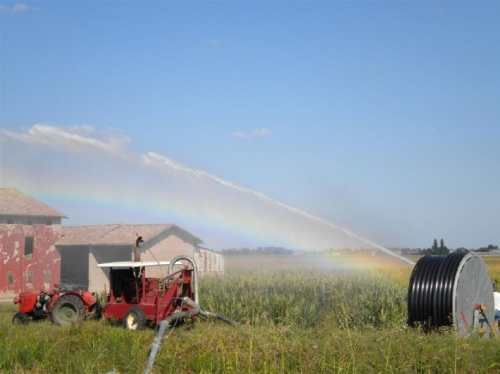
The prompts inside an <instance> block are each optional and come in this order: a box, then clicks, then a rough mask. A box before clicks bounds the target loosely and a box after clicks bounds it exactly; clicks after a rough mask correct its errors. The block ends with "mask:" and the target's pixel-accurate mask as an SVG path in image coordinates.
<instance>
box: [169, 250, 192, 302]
mask: <svg viewBox="0 0 500 374" xmlns="http://www.w3.org/2000/svg"><path fill="white" fill-rule="evenodd" d="M180 260H184V261H187V262H189V263H190V264H191V265H192V266H193V273H194V274H193V279H194V300H195V301H196V302H197V303H198V304H199V303H200V299H199V297H198V267H197V266H196V263H195V262H194V260H193V259H192V258H191V257H189V256H184V255H180V256H177V257H175V258H174V259H173V260H172V261H170V264H169V265H168V275H170V274H172V269H173V267H174V265H175V263H176V262H177V261H180ZM198 308H199V307H198Z"/></svg>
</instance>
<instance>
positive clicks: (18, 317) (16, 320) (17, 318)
mask: <svg viewBox="0 0 500 374" xmlns="http://www.w3.org/2000/svg"><path fill="white" fill-rule="evenodd" d="M12 324H13V325H27V324H28V316H27V315H26V314H24V313H21V312H18V313H16V314H14V317H13V318H12Z"/></svg>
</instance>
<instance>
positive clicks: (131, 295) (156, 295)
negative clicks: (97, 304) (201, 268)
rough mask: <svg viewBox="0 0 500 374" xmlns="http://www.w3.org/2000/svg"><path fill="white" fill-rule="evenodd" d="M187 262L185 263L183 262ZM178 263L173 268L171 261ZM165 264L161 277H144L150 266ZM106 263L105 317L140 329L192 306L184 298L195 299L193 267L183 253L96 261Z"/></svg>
mask: <svg viewBox="0 0 500 374" xmlns="http://www.w3.org/2000/svg"><path fill="white" fill-rule="evenodd" d="M186 262H187V263H188V264H185V263H186ZM174 264H176V265H181V268H180V270H178V271H175V272H173V271H172V267H173V265H174ZM159 265H160V266H161V265H163V266H165V265H168V266H169V268H168V274H166V276H165V277H163V278H160V277H148V276H147V275H146V269H147V268H148V269H149V268H150V267H151V266H159ZM97 266H98V267H101V268H104V267H109V283H110V290H109V293H108V294H107V302H106V303H105V305H104V311H103V314H104V316H105V317H106V318H109V319H115V320H123V321H124V323H125V327H126V328H127V329H130V330H139V329H142V328H143V327H144V326H145V325H146V324H147V323H151V324H153V325H160V323H161V322H162V321H163V320H165V319H166V318H167V317H169V316H170V315H172V314H177V313H179V315H181V314H182V315H184V314H186V313H181V312H190V311H191V310H192V307H191V306H190V305H189V304H188V303H186V301H185V298H189V299H190V300H193V301H195V302H198V281H197V277H198V274H197V270H196V265H195V263H194V261H193V260H192V259H191V258H190V257H187V256H177V257H176V258H175V259H173V260H172V261H171V262H169V261H156V262H155V261H124V262H109V263H103V264H99V265H97Z"/></svg>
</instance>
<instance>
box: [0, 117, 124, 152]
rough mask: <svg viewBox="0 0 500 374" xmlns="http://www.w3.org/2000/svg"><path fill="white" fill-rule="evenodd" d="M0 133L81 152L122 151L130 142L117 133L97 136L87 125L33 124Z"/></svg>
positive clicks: (20, 139) (19, 139) (24, 140)
mask: <svg viewBox="0 0 500 374" xmlns="http://www.w3.org/2000/svg"><path fill="white" fill-rule="evenodd" d="M1 134H3V135H6V136H8V137H10V138H12V139H16V140H18V141H21V142H24V143H29V144H40V145H44V146H46V147H49V148H55V149H67V148H70V149H75V150H79V151H81V152H94V151H95V150H96V149H98V150H101V151H104V152H108V153H113V154H121V153H124V152H123V151H124V150H123V147H124V145H125V144H127V143H129V142H130V138H129V137H126V136H123V135H119V134H114V135H106V136H104V135H101V136H99V134H96V133H95V130H94V128H93V127H92V126H88V125H83V126H71V127H68V128H62V127H55V126H50V125H46V124H35V125H33V126H32V127H31V128H29V129H28V130H25V131H22V132H14V131H9V130H4V131H1ZM99 137H100V138H99Z"/></svg>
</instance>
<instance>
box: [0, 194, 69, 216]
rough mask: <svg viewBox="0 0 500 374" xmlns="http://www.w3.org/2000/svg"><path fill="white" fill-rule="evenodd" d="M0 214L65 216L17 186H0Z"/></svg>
mask: <svg viewBox="0 0 500 374" xmlns="http://www.w3.org/2000/svg"><path fill="white" fill-rule="evenodd" d="M0 215H10V216H31V217H58V218H67V217H66V215H65V214H63V213H61V212H58V211H57V210H55V209H52V208H51V207H49V206H48V205H45V204H44V203H42V202H40V201H38V200H35V199H33V198H32V197H30V196H28V195H26V194H24V193H22V192H21V191H19V190H18V189H17V188H0Z"/></svg>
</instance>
